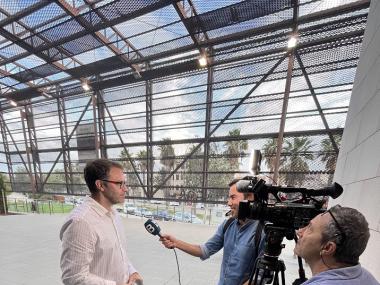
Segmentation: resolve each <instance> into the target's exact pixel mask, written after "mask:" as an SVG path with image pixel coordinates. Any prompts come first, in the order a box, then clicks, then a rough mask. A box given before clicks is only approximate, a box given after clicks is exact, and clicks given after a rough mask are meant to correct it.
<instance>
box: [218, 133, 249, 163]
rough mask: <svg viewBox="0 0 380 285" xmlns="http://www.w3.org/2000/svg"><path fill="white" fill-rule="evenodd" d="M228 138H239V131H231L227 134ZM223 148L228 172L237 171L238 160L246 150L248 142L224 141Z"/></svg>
mask: <svg viewBox="0 0 380 285" xmlns="http://www.w3.org/2000/svg"><path fill="white" fill-rule="evenodd" d="M228 136H229V137H236V138H239V137H240V129H233V130H231V131H229V132H228ZM224 147H225V148H226V150H225V152H224V154H225V155H226V157H227V158H228V162H229V164H230V170H232V171H233V170H239V165H240V163H239V158H240V157H241V155H242V154H244V151H246V150H247V149H248V142H247V140H239V139H237V140H231V141H226V142H225V143H224Z"/></svg>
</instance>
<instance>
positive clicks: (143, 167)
mask: <svg viewBox="0 0 380 285" xmlns="http://www.w3.org/2000/svg"><path fill="white" fill-rule="evenodd" d="M137 158H138V159H139V160H138V162H137V165H138V167H139V168H140V171H141V173H142V180H143V183H144V185H146V184H147V183H146V179H145V173H146V172H148V164H147V161H146V158H147V152H146V150H140V151H139V152H138V153H137Z"/></svg>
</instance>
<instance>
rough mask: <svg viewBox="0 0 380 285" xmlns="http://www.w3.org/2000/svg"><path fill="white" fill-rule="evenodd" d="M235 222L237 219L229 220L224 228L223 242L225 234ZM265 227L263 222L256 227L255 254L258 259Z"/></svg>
mask: <svg viewBox="0 0 380 285" xmlns="http://www.w3.org/2000/svg"><path fill="white" fill-rule="evenodd" d="M234 220H235V218H233V217H231V218H229V219H228V220H227V222H226V223H225V224H224V226H223V240H224V234H225V233H226V231H227V229H228V228H229V227H230V225H231V224H232V222H233V221H234ZM263 228H264V225H263V223H262V222H261V221H259V223H258V224H257V227H256V233H255V253H256V258H257V257H258V254H259V246H260V241H261V233H262V232H263Z"/></svg>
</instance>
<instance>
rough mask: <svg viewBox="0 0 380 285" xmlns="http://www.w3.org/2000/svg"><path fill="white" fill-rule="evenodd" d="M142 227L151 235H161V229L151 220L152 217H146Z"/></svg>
mask: <svg viewBox="0 0 380 285" xmlns="http://www.w3.org/2000/svg"><path fill="white" fill-rule="evenodd" d="M144 227H145V229H146V230H147V231H148V232H149V233H150V234H152V235H154V236H159V237H160V238H161V237H162V236H161V229H160V226H159V225H158V224H157V223H156V222H155V221H153V220H152V219H148V220H147V221H146V222H145V223H144Z"/></svg>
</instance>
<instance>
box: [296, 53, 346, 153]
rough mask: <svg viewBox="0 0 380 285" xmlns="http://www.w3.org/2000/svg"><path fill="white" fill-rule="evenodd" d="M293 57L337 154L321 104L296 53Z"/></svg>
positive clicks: (336, 147)
mask: <svg viewBox="0 0 380 285" xmlns="http://www.w3.org/2000/svg"><path fill="white" fill-rule="evenodd" d="M295 56H296V59H297V61H298V64H299V66H300V68H301V70H302V74H303V76H304V77H305V80H306V84H307V86H308V87H309V90H310V93H311V96H312V97H313V100H314V103H315V106H316V107H317V109H318V113H319V115H320V116H321V119H322V122H323V125H324V126H325V129H326V131H327V134H328V136H329V138H330V141H331V144H332V146H333V148H334V151H335V153H336V154H338V153H339V148H338V146H337V144H336V142H335V139H334V136H333V135H332V133H331V132H330V127H329V124H328V123H327V120H326V117H325V114H324V113H323V111H322V107H321V104H319V100H318V98H317V95H316V93H315V90H314V88H313V85H312V84H311V81H310V78H309V75H308V74H307V72H306V69H305V66H304V65H303V62H302V60H301V57H300V55H299V54H298V53H297V52H296V53H295Z"/></svg>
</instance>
